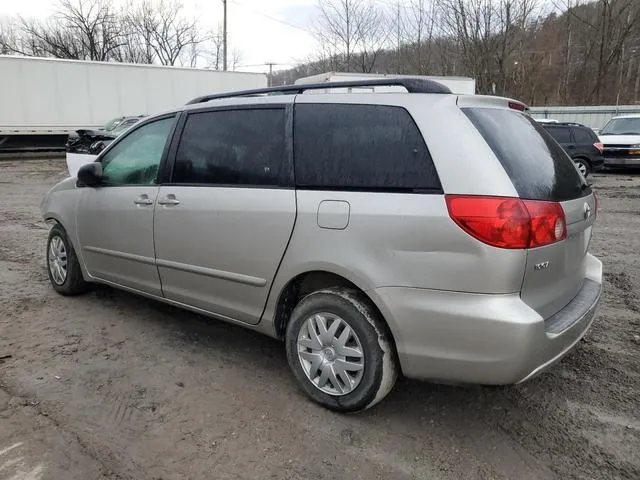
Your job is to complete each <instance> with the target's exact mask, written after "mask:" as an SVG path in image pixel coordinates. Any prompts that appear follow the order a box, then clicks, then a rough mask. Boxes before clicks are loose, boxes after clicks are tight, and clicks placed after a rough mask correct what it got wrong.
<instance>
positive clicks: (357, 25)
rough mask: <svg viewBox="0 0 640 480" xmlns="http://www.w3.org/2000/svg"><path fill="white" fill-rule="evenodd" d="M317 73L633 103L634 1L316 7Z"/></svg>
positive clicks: (533, 98) (347, 1) (543, 100)
mask: <svg viewBox="0 0 640 480" xmlns="http://www.w3.org/2000/svg"><path fill="white" fill-rule="evenodd" d="M318 10H319V13H318V17H317V20H316V21H315V23H314V26H313V29H314V33H315V35H316V37H317V38H318V41H319V44H320V51H319V52H318V53H317V54H316V55H315V56H312V57H311V58H309V59H308V62H306V63H305V64H302V65H300V66H298V67H297V68H294V69H291V70H287V71H283V72H279V73H278V76H277V77H276V78H275V79H274V83H291V82H293V81H294V80H295V79H296V78H299V77H303V76H307V75H314V74H317V73H322V72H327V71H336V72H343V71H349V72H364V73H390V74H423V75H461V76H469V77H473V78H475V79H476V82H477V90H478V93H485V94H496V95H506V96H510V97H514V98H519V99H522V100H523V101H525V102H527V103H528V104H530V105H592V104H593V105H598V104H634V103H638V102H640V0H597V1H592V2H585V1H580V0H554V2H553V4H549V3H548V2H545V1H542V0H540V1H539V0H409V1H405V2H391V1H389V2H380V1H374V0H320V1H319V7H318Z"/></svg>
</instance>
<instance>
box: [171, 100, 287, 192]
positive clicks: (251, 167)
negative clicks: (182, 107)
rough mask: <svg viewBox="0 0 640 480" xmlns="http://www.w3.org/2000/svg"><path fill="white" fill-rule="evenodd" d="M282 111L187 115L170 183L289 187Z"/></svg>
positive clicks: (258, 110) (235, 111)
mask: <svg viewBox="0 0 640 480" xmlns="http://www.w3.org/2000/svg"><path fill="white" fill-rule="evenodd" d="M284 131H285V129H284V109H255V110H226V111H215V112H203V113H192V114H190V115H189V117H188V118H187V121H186V123H185V126H184V130H183V133H182V138H181V139H180V144H179V146H178V151H177V153H176V161H175V166H174V169H173V182H174V183H190V184H193V183H206V184H216V185H273V186H289V185H290V184H291V174H290V171H291V169H290V167H289V162H288V159H287V156H286V154H285V141H284Z"/></svg>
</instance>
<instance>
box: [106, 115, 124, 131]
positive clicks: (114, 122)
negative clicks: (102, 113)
mask: <svg viewBox="0 0 640 480" xmlns="http://www.w3.org/2000/svg"><path fill="white" fill-rule="evenodd" d="M122 120H123V118H122V117H118V118H114V119H113V120H109V121H108V122H107V124H106V125H105V126H104V131H105V132H110V131H111V130H113V129H114V128H116V127H117V126H118V125H120V123H121V122H122Z"/></svg>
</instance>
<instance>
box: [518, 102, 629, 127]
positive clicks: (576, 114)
mask: <svg viewBox="0 0 640 480" xmlns="http://www.w3.org/2000/svg"><path fill="white" fill-rule="evenodd" d="M529 111H530V113H531V116H532V117H534V118H552V119H554V120H558V121H559V122H575V123H582V124H583V125H587V126H589V127H591V128H597V129H600V128H602V127H603V126H604V124H605V123H607V122H608V121H609V119H610V118H611V117H615V116H616V115H628V114H632V113H637V114H640V105H617V106H616V105H604V106H597V107H531V108H530V110H529Z"/></svg>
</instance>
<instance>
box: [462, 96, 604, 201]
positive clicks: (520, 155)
mask: <svg viewBox="0 0 640 480" xmlns="http://www.w3.org/2000/svg"><path fill="white" fill-rule="evenodd" d="M463 111H464V113H465V114H466V115H467V117H469V119H470V120H471V122H472V123H473V124H474V126H475V127H476V128H477V129H478V131H479V132H480V133H481V134H482V136H483V137H484V139H485V141H486V142H487V144H488V145H489V146H490V147H491V149H492V150H493V152H494V153H495V154H496V157H498V160H499V161H500V163H501V164H502V166H503V167H504V169H505V171H506V172H507V174H508V175H509V178H511V181H512V182H513V185H514V187H515V188H516V191H517V192H518V195H519V196H520V197H521V198H523V199H531V200H552V201H564V200H570V199H573V198H579V197H581V196H584V195H587V194H589V193H591V189H590V188H589V187H588V186H587V184H586V182H585V180H584V178H582V176H581V175H580V173H578V170H577V169H576V168H575V166H574V165H573V162H572V161H571V159H570V158H569V157H568V156H567V154H566V153H565V152H564V150H562V147H560V145H558V144H557V143H556V142H554V141H553V138H552V137H551V135H549V133H547V132H546V131H545V129H544V128H543V127H541V126H540V125H538V124H537V123H536V122H535V120H533V119H532V118H530V117H529V116H528V115H525V114H523V113H519V112H516V111H513V110H506V109H498V108H464V109H463Z"/></svg>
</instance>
